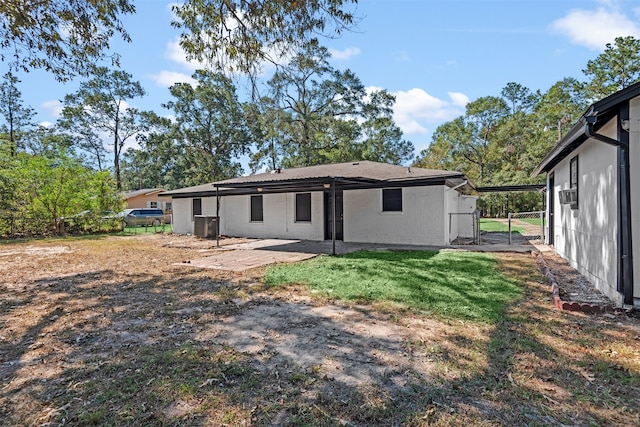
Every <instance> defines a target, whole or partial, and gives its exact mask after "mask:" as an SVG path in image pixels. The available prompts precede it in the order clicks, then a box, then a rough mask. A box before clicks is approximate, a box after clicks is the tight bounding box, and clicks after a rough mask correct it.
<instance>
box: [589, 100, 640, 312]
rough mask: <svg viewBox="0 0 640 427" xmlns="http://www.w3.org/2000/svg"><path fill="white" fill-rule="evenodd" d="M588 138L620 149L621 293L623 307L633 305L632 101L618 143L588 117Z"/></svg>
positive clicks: (623, 111) (622, 116)
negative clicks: (630, 145) (630, 116)
mask: <svg viewBox="0 0 640 427" xmlns="http://www.w3.org/2000/svg"><path fill="white" fill-rule="evenodd" d="M585 119H586V120H587V124H586V125H585V129H584V131H585V134H586V135H587V136H588V137H589V138H593V139H595V140H597V141H600V142H604V143H605V144H609V145H613V146H614V147H617V148H618V171H619V173H618V188H619V192H618V203H617V208H618V219H619V223H620V227H619V229H618V248H619V250H618V251H619V256H618V269H617V270H618V274H617V275H618V289H617V291H618V292H622V294H623V296H624V304H627V305H633V251H632V249H633V248H632V234H631V231H632V230H631V191H630V188H631V185H630V181H631V179H630V176H629V132H628V128H626V129H625V126H623V125H622V123H623V122H625V123H628V122H629V101H627V102H625V103H624V104H623V105H622V106H621V107H620V109H619V110H618V126H617V128H618V129H617V133H618V139H613V138H609V137H608V136H605V135H601V134H599V133H597V132H596V131H595V129H594V128H593V126H594V125H595V123H596V122H597V120H598V117H597V116H595V115H594V116H587V117H585Z"/></svg>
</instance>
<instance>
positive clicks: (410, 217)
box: [162, 161, 476, 245]
mask: <svg viewBox="0 0 640 427" xmlns="http://www.w3.org/2000/svg"><path fill="white" fill-rule="evenodd" d="M472 190H473V187H472V185H471V184H470V183H469V182H468V180H467V179H466V177H465V176H464V174H462V173H461V172H451V171H442V170H431V169H421V168H413V167H405V166H396V165H390V164H384V163H376V162H370V161H360V162H348V163H338V164H330V165H320V166H310V167H302V168H293V169H278V170H274V171H272V172H268V173H261V174H257V175H251V176H243V177H239V178H233V179H228V180H224V181H219V182H214V183H212V184H205V185H199V186H195V187H189V188H182V189H179V190H173V191H167V192H165V193H163V194H162V196H165V197H168V196H170V197H171V198H172V206H173V223H174V232H176V233H185V234H186V233H193V232H194V219H195V218H196V216H199V215H205V216H217V217H219V225H220V233H221V234H223V235H228V236H235V237H254V238H281V239H303V240H316V241H318V240H334V241H335V240H342V241H345V242H361V243H386V244H415V245H447V244H449V243H450V242H451V241H452V240H454V239H455V238H457V237H473V236H474V231H475V226H476V222H475V220H474V218H475V211H476V197H475V196H471V195H470V192H471V191H472ZM216 202H218V203H216ZM334 218H336V220H335V221H333V219H334Z"/></svg>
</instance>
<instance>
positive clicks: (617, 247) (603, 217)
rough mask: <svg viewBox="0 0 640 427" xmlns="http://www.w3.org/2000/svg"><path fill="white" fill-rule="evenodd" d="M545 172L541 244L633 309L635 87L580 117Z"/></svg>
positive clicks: (639, 130)
mask: <svg viewBox="0 0 640 427" xmlns="http://www.w3.org/2000/svg"><path fill="white" fill-rule="evenodd" d="M545 172H546V173H547V224H548V233H547V239H548V242H547V243H549V244H552V245H553V246H554V248H555V250H556V252H557V253H558V254H559V255H561V256H562V257H564V258H566V259H567V260H568V261H569V263H570V264H571V265H572V266H573V267H575V268H576V269H577V270H578V271H579V272H580V273H582V274H583V275H584V276H586V277H587V278H588V279H589V280H590V281H591V282H592V283H593V284H594V285H595V286H596V287H597V288H598V289H600V290H601V291H602V292H603V293H604V294H606V295H607V296H608V297H609V298H611V299H612V300H613V301H614V302H615V303H616V304H618V305H622V304H627V305H633V304H635V305H636V306H638V305H640V257H635V258H634V257H633V248H634V247H635V248H636V249H637V248H640V191H639V190H640V84H635V85H633V86H630V87H628V88H626V89H624V90H621V91H620V92H617V93H615V94H613V95H611V96H609V97H607V98H605V99H603V100H601V101H599V102H596V103H595V104H593V105H592V106H591V107H590V108H589V109H587V111H586V112H585V113H584V114H583V116H582V117H581V118H580V120H579V121H578V122H577V123H576V124H575V125H574V126H573V128H572V129H571V130H570V131H569V132H568V133H567V135H566V136H565V137H564V138H562V140H561V141H560V142H559V143H558V144H557V145H556V147H554V148H553V150H551V152H549V154H548V155H547V156H546V157H545V159H544V160H543V161H542V163H541V164H540V165H539V166H538V168H537V169H536V170H535V171H534V175H538V174H541V173H545ZM634 243H635V245H634Z"/></svg>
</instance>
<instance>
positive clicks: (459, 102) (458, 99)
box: [447, 92, 469, 107]
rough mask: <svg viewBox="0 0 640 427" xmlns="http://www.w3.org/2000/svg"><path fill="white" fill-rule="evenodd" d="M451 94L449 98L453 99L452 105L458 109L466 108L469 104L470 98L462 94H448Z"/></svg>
mask: <svg viewBox="0 0 640 427" xmlns="http://www.w3.org/2000/svg"><path fill="white" fill-rule="evenodd" d="M447 93H448V94H449V98H451V103H452V104H453V105H455V106H456V107H466V105H467V104H468V103H469V97H468V96H467V95H465V94H464V93H460V92H447Z"/></svg>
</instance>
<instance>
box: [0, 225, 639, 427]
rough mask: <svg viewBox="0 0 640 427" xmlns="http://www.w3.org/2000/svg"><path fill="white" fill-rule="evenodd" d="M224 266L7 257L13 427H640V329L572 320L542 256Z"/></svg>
mask: <svg viewBox="0 0 640 427" xmlns="http://www.w3.org/2000/svg"><path fill="white" fill-rule="evenodd" d="M215 252H216V249H215V247H214V245H213V243H212V242H209V241H205V240H198V239H196V238H193V237H179V236H173V235H166V234H144V235H143V234H140V235H135V236H109V237H105V236H89V237H84V238H79V239H51V240H42V241H25V242H9V243H4V242H2V243H0V277H2V281H1V282H0V292H2V295H3V298H2V300H0V325H2V326H1V328H0V390H1V391H0V425H3V426H4V425H6V426H13V425H78V426H80V425H82V426H86V425H145V426H154V425H158V426H160V425H188V426H193V425H215V426H218V425H229V426H240V425H258V426H260V425H265V426H267V425H319V426H333V425H351V426H373V425H380V426H388V425H409V426H423V425H442V426H444V425H463V424H466V425H470V426H472V425H478V426H488V425H619V426H623V425H625V426H626V425H638V424H640V408H639V407H638V405H637V402H638V401H640V322H639V320H638V319H637V318H633V317H627V316H626V315H624V314H619V315H607V316H604V315H601V314H597V315H595V314H594V315H585V314H580V313H569V312H560V311H557V310H555V309H554V308H553V306H552V304H551V302H550V299H549V292H548V286H547V285H546V284H545V283H544V282H543V278H542V276H541V274H540V272H539V270H538V266H537V265H536V263H535V260H534V258H533V257H531V256H530V255H523V254H495V255H483V254H464V253H459V252H397V253H392V252H391V253H390V252H381V253H378V252H367V253H356V254H352V255H347V256H342V257H319V258H316V259H313V260H310V261H305V262H303V263H300V264H298V265H293V266H277V267H276V268H273V269H266V270H265V269H255V270H250V271H248V272H245V273H226V272H220V271H214V270H198V269H193V268H190V267H188V264H189V260H191V259H194V258H199V257H203V256H206V255H209V254H213V253H215ZM345 278H346V280H345ZM317 279H322V280H317ZM290 282H294V283H290ZM336 282H337V283H336ZM307 283H308V284H307ZM363 283H366V284H367V286H365V287H362V286H361V285H362V284H363ZM403 286H404V287H403Z"/></svg>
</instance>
